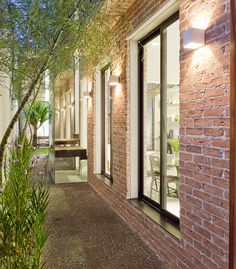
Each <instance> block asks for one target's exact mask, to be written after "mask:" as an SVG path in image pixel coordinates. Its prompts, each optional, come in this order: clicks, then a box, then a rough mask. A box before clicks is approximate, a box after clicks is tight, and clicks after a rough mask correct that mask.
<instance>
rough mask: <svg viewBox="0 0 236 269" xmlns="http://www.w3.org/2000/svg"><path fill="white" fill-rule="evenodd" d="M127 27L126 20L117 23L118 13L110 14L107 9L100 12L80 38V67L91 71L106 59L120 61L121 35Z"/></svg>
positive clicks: (85, 70)
mask: <svg viewBox="0 0 236 269" xmlns="http://www.w3.org/2000/svg"><path fill="white" fill-rule="evenodd" d="M120 21H122V19H121V20H120ZM127 28H128V24H127V23H125V21H123V22H122V23H120V24H117V16H116V15H112V14H110V13H109V14H108V13H107V12H105V10H101V11H100V12H98V13H97V14H96V15H95V16H94V18H93V20H92V22H91V24H90V25H89V26H88V27H87V28H85V29H84V35H83V37H82V38H81V39H80V40H78V45H77V47H78V54H79V55H80V56H82V57H81V58H82V61H81V66H80V68H82V70H83V71H84V72H86V73H90V71H93V70H94V68H95V67H96V66H97V65H99V64H100V63H101V62H102V61H103V60H104V59H105V60H107V61H108V62H112V61H113V62H115V61H119V59H117V57H119V56H118V55H120V48H121V44H120V37H121V36H122V35H124V33H125V32H126V30H127Z"/></svg>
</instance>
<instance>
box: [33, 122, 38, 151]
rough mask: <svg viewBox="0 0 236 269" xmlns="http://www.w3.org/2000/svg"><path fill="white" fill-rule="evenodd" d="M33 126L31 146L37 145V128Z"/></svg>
mask: <svg viewBox="0 0 236 269" xmlns="http://www.w3.org/2000/svg"><path fill="white" fill-rule="evenodd" d="M33 128H34V134H33V143H32V145H33V147H37V140H38V134H37V133H38V128H37V126H34V127H33Z"/></svg>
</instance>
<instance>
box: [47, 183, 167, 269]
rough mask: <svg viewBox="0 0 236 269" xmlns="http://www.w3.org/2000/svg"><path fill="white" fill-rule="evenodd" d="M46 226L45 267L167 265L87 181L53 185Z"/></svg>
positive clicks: (140, 267) (85, 268)
mask: <svg viewBox="0 0 236 269" xmlns="http://www.w3.org/2000/svg"><path fill="white" fill-rule="evenodd" d="M47 225H48V226H49V227H50V229H51V234H50V238H49V240H48V242H47V246H46V248H45V260H46V262H47V264H46V268H50V269H60V268H63V269H66V268H68V269H148V268H153V269H164V268H165V267H164V266H163V264H162V263H161V262H160V260H159V259H158V257H157V256H155V254H154V253H153V252H152V251H151V250H150V249H149V248H148V247H147V246H146V245H145V244H144V243H143V242H142V241H141V240H140V239H139V238H138V237H137V236H136V235H135V234H134V233H133V232H132V231H131V230H130V228H129V227H128V226H127V225H126V224H125V223H124V221H123V220H122V219H121V218H120V217H119V216H118V215H117V214H116V213H115V212H114V211H113V210H112V209H111V208H109V207H108V206H107V205H106V204H105V203H104V202H103V200H102V199H101V198H99V197H98V196H97V194H96V193H95V192H94V191H93V190H92V188H91V187H90V186H89V185H88V183H77V184H59V185H52V187H51V201H50V209H49V216H48V223H47Z"/></svg>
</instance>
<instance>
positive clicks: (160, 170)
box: [139, 15, 180, 221]
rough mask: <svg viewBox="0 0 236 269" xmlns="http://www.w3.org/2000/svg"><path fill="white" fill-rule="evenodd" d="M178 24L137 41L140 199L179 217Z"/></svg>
mask: <svg viewBox="0 0 236 269" xmlns="http://www.w3.org/2000/svg"><path fill="white" fill-rule="evenodd" d="M179 43H180V38H179V20H178V15H174V16H173V17H171V18H170V19H169V20H168V21H167V22H165V23H164V24H163V25H161V26H160V27H159V28H158V29H156V30H155V31H154V32H152V33H151V34H150V35H148V36H147V37H146V38H145V39H143V40H141V41H140V44H141V45H140V55H139V62H140V86H141V91H140V111H141V112H140V113H141V114H140V127H141V134H140V145H141V150H140V167H141V169H140V180H141V182H140V196H141V198H142V199H144V200H146V201H147V202H148V203H151V204H152V205H153V206H155V207H157V208H159V210H160V211H161V212H162V213H164V214H166V215H168V216H169V217H172V219H174V220H176V221H178V217H179V49H180V47H179Z"/></svg>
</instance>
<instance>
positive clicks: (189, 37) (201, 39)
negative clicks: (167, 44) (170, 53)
mask: <svg viewBox="0 0 236 269" xmlns="http://www.w3.org/2000/svg"><path fill="white" fill-rule="evenodd" d="M204 44H205V30H204V29H198V28H189V29H188V30H187V31H185V32H184V36H183V46H184V48H185V49H197V48H200V47H202V46H204Z"/></svg>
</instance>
